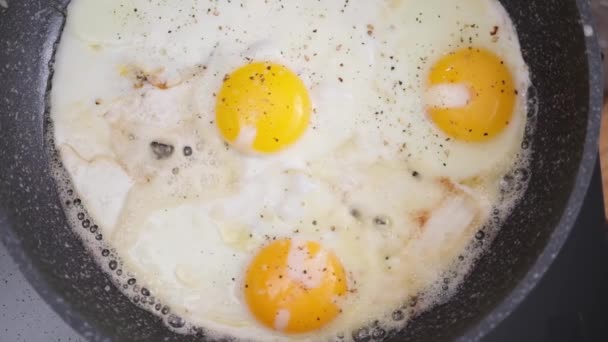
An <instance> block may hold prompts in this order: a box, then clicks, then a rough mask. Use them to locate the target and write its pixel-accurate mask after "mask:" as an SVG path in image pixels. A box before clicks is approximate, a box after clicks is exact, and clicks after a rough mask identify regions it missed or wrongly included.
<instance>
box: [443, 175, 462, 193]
mask: <svg viewBox="0 0 608 342" xmlns="http://www.w3.org/2000/svg"><path fill="white" fill-rule="evenodd" d="M439 184H440V185H441V186H442V187H443V188H444V189H445V190H447V191H448V192H451V193H455V192H458V188H457V187H456V184H454V182H452V181H451V180H450V179H449V178H447V177H441V178H439Z"/></svg>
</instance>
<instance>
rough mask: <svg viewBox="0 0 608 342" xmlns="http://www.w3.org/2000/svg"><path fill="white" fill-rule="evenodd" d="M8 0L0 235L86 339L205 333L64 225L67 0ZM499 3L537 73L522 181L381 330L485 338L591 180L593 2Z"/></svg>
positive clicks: (543, 260) (0, 35) (566, 225)
mask: <svg viewBox="0 0 608 342" xmlns="http://www.w3.org/2000/svg"><path fill="white" fill-rule="evenodd" d="M7 1H8V8H4V7H3V6H1V5H2V4H3V3H4V2H3V1H2V3H0V82H2V83H1V84H0V133H1V140H0V141H1V142H0V235H1V236H2V240H3V242H4V243H5V244H6V246H7V248H8V250H9V251H10V253H11V254H12V256H13V258H14V259H15V260H16V261H17V263H18V264H19V265H20V268H21V270H22V271H23V273H24V274H25V276H26V278H27V279H28V280H29V282H30V283H31V284H32V285H33V286H34V288H35V289H36V290H37V291H38V292H39V293H40V295H41V296H42V297H43V298H44V299H45V300H46V301H47V303H48V304H49V305H50V306H51V307H53V308H54V310H55V311H57V312H58V313H59V314H60V315H61V317H63V319H64V320H65V321H66V322H67V323H69V324H70V325H71V326H72V327H74V329H76V330H77V331H78V332H80V333H81V334H82V335H83V336H84V337H86V338H87V339H89V340H91V341H203V340H205V338H204V333H203V332H199V333H198V334H197V335H188V336H184V335H178V334H175V333H173V332H172V331H170V330H169V329H168V328H166V327H165V326H164V325H163V324H162V321H161V319H160V318H158V317H157V316H155V315H152V314H150V313H148V312H146V311H144V310H142V309H140V308H139V307H137V306H136V305H135V304H133V303H132V302H130V301H129V300H128V299H127V298H126V297H125V296H124V295H123V294H122V293H121V292H120V291H118V290H117V289H116V288H115V287H114V285H113V283H112V281H111V280H110V279H109V277H108V276H107V275H106V274H105V273H104V272H103V271H102V269H101V267H100V266H99V265H98V264H97V263H96V262H95V261H94V259H93V257H92V256H91V255H90V254H89V252H88V251H87V249H86V248H85V247H84V245H83V243H82V242H81V240H80V239H79V237H78V236H77V235H76V234H75V233H74V232H73V231H72V228H71V227H70V226H69V225H68V223H67V222H68V221H67V219H66V214H65V213H64V211H63V209H62V205H61V203H60V199H59V195H58V190H57V187H56V184H55V181H54V178H52V176H51V174H50V163H51V162H52V161H53V159H56V158H57V155H56V154H54V153H52V152H49V151H50V148H49V146H45V144H46V142H45V140H44V137H43V136H44V132H45V131H46V130H48V129H51V125H52V123H51V121H50V119H49V118H48V108H47V103H48V102H47V97H46V95H47V93H48V91H49V90H50V89H51V84H50V81H49V80H50V77H51V75H52V60H53V54H54V51H55V48H56V45H57V43H58V39H59V36H60V33H61V30H62V27H63V23H64V21H65V7H66V5H67V3H68V2H69V0H54V1H48V0H20V1H16V0H7ZM502 3H503V5H504V6H505V8H506V9H507V11H508V12H509V14H510V15H511V18H512V19H513V21H514V23H515V25H516V27H517V29H518V32H519V37H520V40H521V46H522V49H523V55H524V59H525V60H526V62H527V63H528V65H529V67H530V71H531V77H532V83H533V84H534V88H533V89H531V90H530V91H529V99H530V100H529V101H530V106H529V107H530V113H529V116H530V117H531V118H532V119H533V120H535V121H536V131H535V134H534V135H533V138H532V140H533V143H532V146H533V149H534V151H533V156H532V166H531V174H530V177H531V178H530V184H529V189H528V190H527V193H526V194H525V196H524V198H523V200H522V201H521V203H520V204H519V205H518V206H517V208H516V209H515V210H514V212H513V214H512V215H511V216H510V217H509V218H508V219H507V220H506V221H505V222H504V226H503V228H502V229H501V231H500V233H499V234H498V236H497V237H496V239H495V240H493V242H492V243H491V245H490V246H488V248H487V252H486V253H485V254H484V255H483V256H482V258H481V259H480V260H479V262H478V263H477V264H476V266H475V267H474V269H473V271H472V272H471V273H470V275H469V276H468V277H467V279H466V281H465V282H464V283H463V285H462V286H461V287H460V289H459V291H458V292H457V294H456V295H455V296H454V297H453V298H452V299H451V300H449V301H448V302H446V303H445V304H443V305H440V306H437V307H435V308H434V309H432V310H430V311H427V312H425V313H422V314H420V315H418V316H417V317H416V318H414V319H413V320H412V321H411V322H410V323H409V324H408V326H407V327H406V328H405V329H404V330H402V331H391V332H388V333H389V336H390V337H391V340H400V341H401V340H404V341H414V340H415V341H426V340H433V341H435V340H453V339H460V340H463V341H468V340H471V341H476V340H480V339H482V338H483V337H484V336H485V335H486V334H487V333H488V331H490V330H491V329H493V328H494V327H495V326H496V325H497V324H499V323H500V322H501V321H502V320H503V319H504V318H505V317H506V316H508V315H509V314H510V313H511V312H512V311H513V310H514V309H515V308H516V307H517V306H518V305H519V304H520V303H521V302H522V300H523V299H524V298H525V297H526V295H527V294H528V293H529V292H530V291H531V290H532V289H533V288H534V287H535V285H536V284H537V282H538V281H539V279H540V278H541V277H542V275H543V274H544V273H545V271H546V270H547V268H548V267H549V266H550V265H551V263H552V261H553V260H554V258H555V257H556V256H557V255H558V253H559V251H560V248H561V247H562V245H563V243H564V241H565V240H566V239H567V237H568V235H569V233H570V231H571V229H572V226H573V224H574V222H575V219H576V217H577V215H578V213H579V209H580V207H581V204H582V201H583V199H584V197H585V194H586V191H587V187H588V185H589V181H590V177H591V174H592V171H593V167H594V166H595V162H596V155H597V139H598V131H599V118H600V108H601V104H602V89H601V87H602V77H601V58H600V53H599V49H598V46H597V43H596V38H595V34H594V31H593V26H592V25H591V17H590V10H589V3H588V1H585V0H504V1H502ZM488 243H489V242H488ZM109 261H110V260H107V262H109ZM364 332H365V331H363V332H360V333H364ZM363 335H364V334H363ZM362 340H363V341H367V340H369V339H367V338H364V339H362Z"/></svg>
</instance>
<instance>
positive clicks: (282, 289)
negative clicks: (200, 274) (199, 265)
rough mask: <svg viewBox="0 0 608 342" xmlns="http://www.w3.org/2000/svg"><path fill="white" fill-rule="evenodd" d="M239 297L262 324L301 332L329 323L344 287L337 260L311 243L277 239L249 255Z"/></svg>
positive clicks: (271, 327)
mask: <svg viewBox="0 0 608 342" xmlns="http://www.w3.org/2000/svg"><path fill="white" fill-rule="evenodd" d="M244 287H245V289H244V291H245V300H246V302H247V305H248V306H249V309H250V311H251V313H252V314H253V315H254V316H255V318H256V319H257V320H258V321H259V322H260V323H262V324H263V325H265V326H266V327H268V328H270V329H273V330H276V331H280V332H284V333H292V334H298V333H305V332H310V331H314V330H318V329H320V328H321V327H323V326H325V325H326V324H328V323H330V322H331V321H332V320H333V319H334V318H335V317H336V316H337V315H338V314H339V313H340V307H339V306H338V300H339V299H340V297H342V296H344V295H345V293H346V291H347V284H346V275H345V273H344V269H343V267H342V264H341V263H340V261H339V260H338V258H337V257H336V256H335V255H334V254H333V253H332V252H330V251H327V250H324V249H323V248H322V247H321V246H320V245H319V244H318V243H316V242H302V243H300V242H294V241H292V240H289V239H287V240H278V241H274V242H272V243H271V244H269V245H267V246H265V247H264V248H263V249H262V250H261V251H260V252H259V253H258V254H257V255H256V256H255V258H254V259H253V261H252V262H251V264H250V265H249V268H248V269H247V273H246V276H245V284H244Z"/></svg>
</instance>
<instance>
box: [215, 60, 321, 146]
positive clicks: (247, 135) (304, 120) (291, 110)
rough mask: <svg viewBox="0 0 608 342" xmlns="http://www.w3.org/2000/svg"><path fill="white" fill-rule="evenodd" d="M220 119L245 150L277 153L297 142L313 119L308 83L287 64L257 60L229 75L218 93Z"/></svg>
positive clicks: (226, 134)
mask: <svg viewBox="0 0 608 342" xmlns="http://www.w3.org/2000/svg"><path fill="white" fill-rule="evenodd" d="M215 113H216V122H217V125H218V128H219V131H220V133H221V135H222V136H223V138H224V139H225V140H226V141H227V142H229V143H231V144H233V145H235V146H236V147H237V148H240V149H241V150H245V151H248V152H261V153H274V152H278V151H280V150H282V149H284V148H286V147H288V146H289V145H291V144H293V143H295V142H296V141H297V140H298V139H299V138H300V137H301V136H302V135H303V134H304V132H305V131H306V129H307V128H308V124H309V121H310V113H311V102H310V97H309V94H308V91H307V89H306V86H305V85H304V83H303V82H302V80H301V79H300V78H299V77H298V75H296V74H295V73H294V72H293V71H291V70H289V69H288V68H286V67H285V66H283V65H279V64H274V63H264V62H257V63H251V64H247V65H245V66H242V67H241V68H239V69H237V70H236V71H234V72H233V73H232V74H230V75H228V76H227V77H226V79H225V80H224V83H223V85H222V88H221V90H220V91H219V93H218V94H217V102H216V108H215Z"/></svg>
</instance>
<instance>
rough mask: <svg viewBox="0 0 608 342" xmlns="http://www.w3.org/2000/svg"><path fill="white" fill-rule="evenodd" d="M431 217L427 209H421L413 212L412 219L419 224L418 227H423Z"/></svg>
mask: <svg viewBox="0 0 608 342" xmlns="http://www.w3.org/2000/svg"><path fill="white" fill-rule="evenodd" d="M429 218H431V213H430V212H429V211H428V210H421V211H418V212H416V213H415V214H414V221H416V223H418V225H420V227H424V225H425V224H426V223H427V222H428V221H429Z"/></svg>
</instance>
